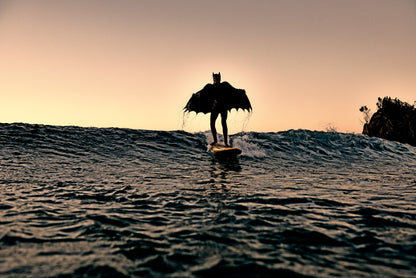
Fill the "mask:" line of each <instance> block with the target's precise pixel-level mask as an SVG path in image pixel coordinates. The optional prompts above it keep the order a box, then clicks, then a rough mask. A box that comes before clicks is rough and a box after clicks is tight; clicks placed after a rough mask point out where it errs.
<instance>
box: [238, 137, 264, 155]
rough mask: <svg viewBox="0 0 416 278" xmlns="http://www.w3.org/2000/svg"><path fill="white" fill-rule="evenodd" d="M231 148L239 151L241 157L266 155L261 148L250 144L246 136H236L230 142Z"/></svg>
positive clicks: (250, 141)
mask: <svg viewBox="0 0 416 278" xmlns="http://www.w3.org/2000/svg"><path fill="white" fill-rule="evenodd" d="M232 145H233V147H236V148H239V149H241V151H242V153H241V155H244V156H248V157H266V156H267V153H266V151H265V150H264V149H262V148H261V146H259V145H257V144H256V143H254V142H252V140H251V139H250V136H249V135H248V134H242V135H238V137H234V138H233V141H232Z"/></svg>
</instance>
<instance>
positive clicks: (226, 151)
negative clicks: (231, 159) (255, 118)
mask: <svg viewBox="0 0 416 278" xmlns="http://www.w3.org/2000/svg"><path fill="white" fill-rule="evenodd" d="M211 151H212V152H213V153H214V154H219V155H238V154H241V150H240V149H239V148H232V147H226V146H224V145H220V144H215V145H213V146H211Z"/></svg>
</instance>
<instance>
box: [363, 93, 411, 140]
mask: <svg viewBox="0 0 416 278" xmlns="http://www.w3.org/2000/svg"><path fill="white" fill-rule="evenodd" d="M377 108H378V110H377V112H375V113H374V114H373V115H370V110H369V109H368V108H367V107H366V106H363V107H361V108H360V111H361V112H363V113H364V120H365V124H364V128H363V134H366V135H369V136H373V137H379V138H384V139H387V140H392V141H398V142H401V143H407V144H410V145H413V146H416V108H415V106H414V105H410V104H408V103H406V102H402V101H400V100H398V99H397V98H396V99H392V98H390V97H384V98H383V99H382V98H378V102H377Z"/></svg>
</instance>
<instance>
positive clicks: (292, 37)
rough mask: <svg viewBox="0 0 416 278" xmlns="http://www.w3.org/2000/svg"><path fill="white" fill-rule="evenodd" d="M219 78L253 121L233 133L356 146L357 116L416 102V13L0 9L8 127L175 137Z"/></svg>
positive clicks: (0, 81) (330, 2) (89, 0)
mask: <svg viewBox="0 0 416 278" xmlns="http://www.w3.org/2000/svg"><path fill="white" fill-rule="evenodd" d="M218 71H220V72H221V74H222V79H223V81H228V82H230V83H231V84H232V85H233V86H234V87H237V88H243V89H245V90H246V92H247V95H248V97H249V98H250V100H251V102H252V105H253V109H254V111H253V114H252V116H251V118H250V120H249V122H248V124H247V126H245V127H244V124H243V123H244V122H245V121H246V120H247V117H246V113H243V112H238V113H237V112H235V111H234V110H233V112H232V113H231V115H230V117H229V125H230V132H231V133H234V132H239V131H242V129H243V128H245V131H259V132H263V131H282V130H287V129H299V128H302V129H310V130H326V129H327V128H328V127H335V128H336V129H337V130H338V131H341V132H358V133H359V132H361V131H362V123H361V120H362V118H363V117H362V113H361V112H359V108H360V107H361V106H362V105H367V106H368V107H369V108H370V109H372V110H373V111H375V110H376V105H375V104H376V102H377V97H379V96H380V97H384V96H391V97H398V98H399V99H401V100H402V101H406V102H409V103H410V104H414V101H415V100H416V1H414V0H275V1H265V0H256V1H254V0H253V1H248V0H239V1H238V0H221V1H217V0H214V1H200V0H169V1H167V0H166V1H160V0H149V1H140V0H137V1H133V0H131V1H129V0H120V1H116V0H114V1H110V0H85V1H76V0H70V1H66V0H61V1H55V0H50V1H49V0H36V1H32V0H27V1H21V0H14V1H12V0H10V1H7V0H6V1H5V0H0V99H1V102H0V105H1V108H0V122H3V123H12V122H24V123H37V124H52V125H78V126H96V127H126V128H134V129H152V130H177V129H182V123H183V121H182V109H183V107H184V106H185V104H186V102H187V101H188V99H189V97H190V96H191V94H192V93H194V92H196V91H198V90H200V89H201V88H202V87H203V86H204V85H205V84H206V83H208V82H212V72H218ZM219 122H220V121H218V123H217V124H219ZM208 129H209V118H208V116H206V115H202V114H199V115H198V116H195V113H192V114H191V115H189V117H186V119H185V130H187V131H199V130H208ZM219 130H221V129H219Z"/></svg>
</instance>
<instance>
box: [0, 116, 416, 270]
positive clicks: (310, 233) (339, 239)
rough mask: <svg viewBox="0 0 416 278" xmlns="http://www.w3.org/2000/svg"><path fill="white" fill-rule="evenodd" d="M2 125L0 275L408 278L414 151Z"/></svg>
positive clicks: (290, 139) (342, 140)
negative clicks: (218, 151) (232, 154)
mask: <svg viewBox="0 0 416 278" xmlns="http://www.w3.org/2000/svg"><path fill="white" fill-rule="evenodd" d="M208 137H209V136H208V133H196V134H191V133H186V132H184V131H170V132H166V131H145V130H130V129H116V128H108V129H103V128H81V127H55V126H42V125H28V124H0V277H415V276H416V147H412V146H409V145H405V144H400V143H396V142H390V141H385V140H382V139H378V138H370V137H366V136H363V135H358V134H343V133H333V132H316V131H308V130H289V131H284V132H277V133H255V132H248V133H240V134H235V135H232V136H231V142H232V144H233V145H234V146H237V147H240V148H241V149H242V151H243V152H242V155H241V156H239V157H238V158H237V159H221V158H217V157H215V156H213V155H212V154H211V153H210V152H208V151H207V142H208V141H209V138H208Z"/></svg>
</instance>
